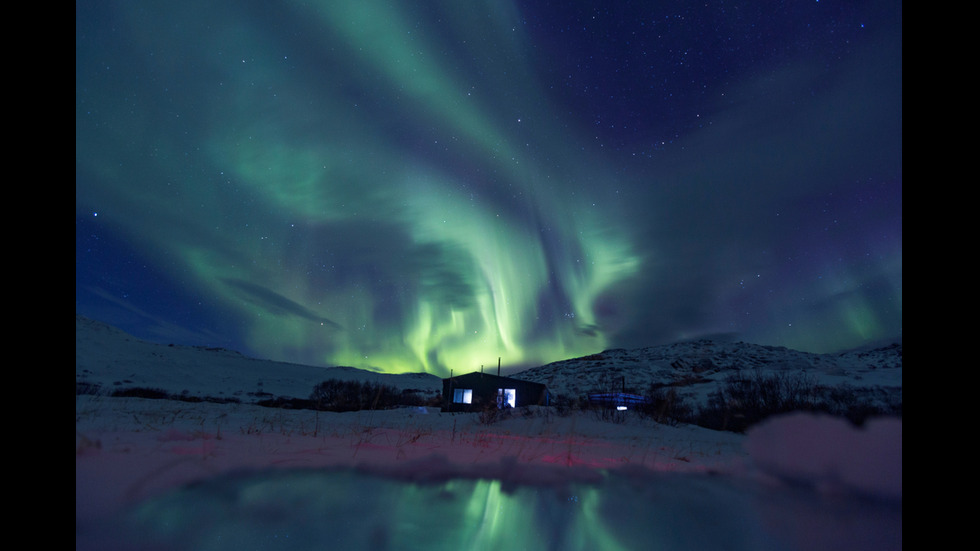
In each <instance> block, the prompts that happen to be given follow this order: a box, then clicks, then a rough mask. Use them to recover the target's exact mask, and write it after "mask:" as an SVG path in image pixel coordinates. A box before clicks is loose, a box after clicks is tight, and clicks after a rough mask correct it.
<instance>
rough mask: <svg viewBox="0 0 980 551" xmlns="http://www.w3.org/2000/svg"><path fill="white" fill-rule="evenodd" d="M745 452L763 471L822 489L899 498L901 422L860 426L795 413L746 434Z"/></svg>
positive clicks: (876, 421) (883, 421)
mask: <svg viewBox="0 0 980 551" xmlns="http://www.w3.org/2000/svg"><path fill="white" fill-rule="evenodd" d="M745 449H746V451H747V452H748V453H749V456H750V458H751V461H752V462H753V463H754V464H755V466H757V467H758V468H759V469H761V471H762V472H764V473H768V474H770V475H773V476H776V477H778V478H780V479H784V480H791V481H795V482H802V483H807V484H812V485H814V486H816V487H818V488H821V489H824V490H853V491H857V492H859V493H862V494H867V495H872V496H877V497H883V498H888V499H898V500H901V499H902V421H901V419H895V418H877V419H871V420H869V421H868V422H867V423H866V424H865V426H864V427H863V428H858V427H855V426H853V425H851V424H850V423H848V422H847V421H845V420H843V419H840V418H835V417H829V416H826V415H814V414H809V413H793V414H788V415H785V416H780V417H776V418H773V419H770V420H768V421H766V422H763V423H760V424H759V425H757V426H755V427H753V428H752V429H750V430H749V432H748V434H747V439H746V442H745Z"/></svg>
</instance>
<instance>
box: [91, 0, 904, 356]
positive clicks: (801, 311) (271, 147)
mask: <svg viewBox="0 0 980 551" xmlns="http://www.w3.org/2000/svg"><path fill="white" fill-rule="evenodd" d="M525 28H526V27H525V25H524V21H523V19H522V15H521V13H520V12H519V9H518V7H517V5H515V4H513V3H511V2H507V1H496V0H476V1H467V2H462V3H461V2H454V1H449V0H444V1H436V2H426V3H424V4H420V5H418V6H412V5H410V3H406V2H396V1H384V0H369V1H364V0H340V1H331V2H301V1H295V2H285V3H277V4H275V7H272V6H271V5H266V4H265V3H261V2H259V3H246V4H242V3H241V2H208V3H204V4H201V3H198V2H159V3H155V2H140V3H134V2H116V3H105V4H97V5H87V6H81V7H80V9H79V10H78V11H77V12H76V220H78V219H80V218H83V217H89V218H91V217H92V214H93V213H98V219H97V224H98V229H97V231H98V232H99V233H100V234H101V232H104V233H105V235H108V236H112V237H113V238H114V239H116V240H122V241H123V242H124V245H125V247H128V251H127V252H129V253H130V254H134V255H136V254H138V255H140V256H141V258H140V259H139V261H140V262H141V263H145V264H147V265H148V266H150V267H149V268H147V270H146V272H141V273H149V274H152V275H153V276H157V275H158V274H160V273H161V272H162V274H163V276H164V279H165V280H166V282H165V283H164V285H167V284H169V285H172V288H173V289H176V290H178V291H177V293H178V294H180V293H184V294H186V295H187V296H189V297H190V298H187V302H188V303H196V304H197V305H198V306H199V310H200V311H201V312H204V313H205V315H204V317H206V318H208V319H206V320H205V321H204V322H201V323H202V324H201V325H196V326H193V325H195V324H193V323H190V324H186V323H184V324H183V325H182V323H183V322H185V320H184V319H180V320H177V321H174V320H172V319H162V318H157V317H156V316H157V315H159V312H157V311H155V310H154V309H153V308H149V307H147V308H145V309H144V304H143V303H141V302H140V301H139V300H132V297H130V299H126V298H120V297H121V296H122V295H124V294H126V293H129V292H130V288H131V287H133V288H135V287H138V285H139V283H140V282H136V283H134V282H131V281H128V280H126V277H125V276H119V277H117V275H116V274H115V273H112V272H111V271H110V270H106V271H105V273H104V274H102V273H100V274H98V275H97V277H95V278H93V279H91V280H87V279H85V278H84V277H81V276H80V275H79V274H80V273H82V270H83V269H87V268H88V266H89V265H88V264H85V268H81V267H80V266H81V265H82V264H84V262H86V261H90V262H99V261H100V260H101V259H102V258H103V257H97V256H93V257H92V258H91V259H90V258H84V259H81V260H80V259H79V256H78V255H79V254H80V253H79V252H76V308H77V309H78V304H79V303H80V302H81V300H80V299H79V298H78V295H79V293H80V291H78V289H79V287H80V286H83V285H88V286H89V287H88V288H86V289H84V290H83V291H82V292H88V293H90V294H91V295H92V296H95V297H97V298H98V299H99V300H103V299H108V300H107V302H112V303H113V305H114V306H118V307H119V308H120V309H122V310H123V311H124V316H125V315H132V316H133V317H137V318H139V319H140V320H141V321H143V322H146V323H147V324H149V325H151V326H152V331H146V333H152V334H153V335H154V336H157V337H158V338H157V340H162V339H165V338H173V337H171V336H170V335H171V333H176V334H177V335H178V336H179V337H188V335H187V334H188V333H191V332H194V333H195V334H193V335H190V336H189V337H188V338H186V339H183V338H177V339H175V340H176V341H177V342H185V341H193V342H204V343H210V342H212V341H213V340H218V341H220V342H221V344H225V343H229V341H233V342H231V343H229V344H232V345H234V346H238V345H239V344H240V343H241V344H243V346H244V347H245V348H246V350H242V351H243V352H246V353H248V354H250V355H255V356H258V357H262V358H268V359H274V360H279V361H289V362H296V363H304V364H312V365H350V366H355V367H360V368H365V369H371V370H377V371H384V372H391V373H400V372H419V371H425V372H429V373H433V374H437V375H448V373H449V372H450V370H454V371H455V372H456V373H460V372H467V371H472V370H476V369H480V367H481V366H491V365H493V364H495V363H496V362H497V361H498V358H499V359H500V362H501V363H502V365H503V366H504V367H505V368H510V369H517V368H522V367H530V366H535V365H541V364H544V363H548V362H551V361H557V360H562V359H566V358H570V357H576V356H582V355H586V354H591V353H595V352H598V351H601V350H603V349H605V348H608V347H610V346H629V347H633V346H650V345H653V344H660V343H662V342H668V341H670V340H680V339H686V338H699V337H703V336H711V335H736V336H738V338H739V339H741V340H746V341H750V342H755V343H759V344H775V345H782V346H789V347H791V348H796V349H799V350H805V351H809V352H836V351H839V350H842V349H844V348H848V347H853V346H858V345H862V344H865V343H867V342H870V341H874V340H875V339H883V338H890V337H893V336H895V335H896V334H901V319H902V313H901V312H902V300H901V299H902V275H901V272H902V260H901V259H902V251H901V248H902V245H901V208H900V203H901V197H900V187H901V184H900V182H901V143H900V136H901V126H900V122H901V117H900V114H901V113H900V104H901V102H900V99H901V96H900V94H897V95H895V94H893V92H891V90H893V89H894V88H895V82H894V81H893V80H889V78H890V75H898V76H899V77H900V75H901V70H900V66H899V67H898V68H897V69H894V70H891V69H888V65H887V62H888V61H889V60H894V59H896V57H895V56H893V55H890V54H889V55H884V56H882V55H880V54H879V53H877V52H879V50H876V49H874V48H868V49H867V52H866V53H863V54H862V55H855V56H854V58H853V60H850V61H849V63H850V64H849V65H846V66H842V67H841V68H839V69H838V70H839V74H838V73H835V75H836V76H837V80H834V81H833V82H831V81H826V83H825V80H824V79H823V78H822V77H809V78H814V79H815V80H813V81H812V82H811V81H809V80H807V78H808V77H807V76H806V75H809V73H808V72H807V71H806V69H805V68H804V69H799V70H798V69H796V68H795V67H796V66H792V67H791V68H790V69H787V70H783V71H776V72H773V73H767V74H766V75H764V78H760V77H758V76H757V75H748V76H746V75H733V76H732V77H731V78H732V80H733V81H734V82H733V83H732V84H731V86H730V87H729V88H730V94H729V97H730V100H728V101H730V102H731V103H730V105H731V108H730V109H723V110H722V112H721V113H718V114H717V116H715V117H712V125H711V126H710V127H708V126H706V127H705V128H703V129H700V130H698V131H696V132H692V133H691V135H689V136H685V138H684V147H679V148H677V149H673V150H671V151H670V153H669V156H664V157H656V159H653V160H652V161H651V160H650V159H648V160H647V161H648V162H646V163H643V164H640V163H638V162H636V163H635V164H627V163H624V159H625V158H627V157H628V156H629V155H630V152H628V151H612V149H613V148H612V147H609V148H604V147H605V146H604V144H602V143H601V142H602V140H601V139H600V138H599V137H598V136H596V130H595V128H593V125H594V124H595V121H593V120H587V121H586V118H585V117H586V116H585V115H582V114H577V115H576V114H575V113H572V112H571V110H570V109H571V108H568V107H559V105H560V103H559V102H560V101H562V100H561V99H560V98H561V95H560V94H559V93H557V92H556V91H555V90H553V89H551V86H552V85H554V83H553V82H549V81H547V80H546V78H547V77H546V76H545V73H544V71H543V69H542V67H546V66H547V64H548V62H549V59H550V58H549V56H553V55H555V54H554V53H551V54H549V53H548V52H546V51H544V50H545V49H547V46H543V45H541V44H534V43H531V42H530V41H529V40H528V35H526V34H525ZM887 45H888V43H886V46H887ZM862 52H864V50H862ZM881 60H885V62H886V63H885V65H884V67H885V68H886V69H888V70H884V69H882V67H883V65H882V63H881ZM898 60H899V61H900V56H898ZM803 61H804V62H806V61H808V60H807V59H804V60H803ZM868 67H875V68H876V69H875V71H868V70H867V68H868ZM547 69H551V68H550V67H547ZM889 71H891V72H889ZM817 74H818V75H822V73H817ZM881 75H884V76H881ZM564 77H565V75H561V78H564ZM569 78H571V75H569ZM898 82H899V85H900V79H899V81H898ZM814 83H820V85H819V86H817V87H816V88H815V89H816V90H817V94H816V95H815V96H814V97H813V98H812V101H809V100H807V101H805V102H799V103H797V102H796V99H797V97H796V95H795V94H797V92H798V90H800V89H808V88H803V86H807V87H809V86H812V85H814ZM825 84H826V86H825ZM899 87H900V86H899ZM756 90H764V91H765V92H766V94H763V95H761V96H758V97H757V96H755V95H753V94H754V93H755V91H756ZM643 97H644V96H643V95H642V94H640V93H638V94H637V96H636V98H633V99H632V101H634V102H635V101H639V100H638V99H637V98H639V99H642V98H643ZM760 98H761V99H760ZM896 98H897V99H896ZM780 101H782V102H784V105H790V106H792V108H791V109H790V108H786V110H785V111H778V112H779V113H781V114H780V116H779V117H775V116H773V115H772V112H773V107H774V106H776V105H779V104H780V103H779V102H780ZM896 104H897V106H898V110H897V111H896V110H895V108H894V106H895V105H896ZM841 105H846V106H848V110H846V111H845V112H844V114H846V116H840V115H839V114H840V113H841V112H842V111H841ZM896 112H897V115H898V116H896ZM638 116H642V114H641V115H638ZM894 136H898V139H897V140H895V144H893V142H892V141H890V140H891V138H892V137H894ZM883 137H887V138H889V139H887V140H883V139H882V138H883ZM879 142H881V143H880V145H876V147H878V148H879V149H872V150H870V151H871V153H870V154H869V153H866V152H865V149H864V148H865V145H866V144H878V143H879ZM876 152H877V153H876ZM879 153H880V155H879ZM633 162H635V161H633ZM896 167H897V168H896ZM892 181H897V182H898V184H897V186H892V187H876V186H879V185H881V182H884V183H885V184H890V182H892ZM828 182H829V183H828ZM855 182H856V183H855ZM896 187H897V189H898V192H897V193H895V192H894V189H895V188H896ZM828 198H830V200H833V201H836V202H837V203H836V207H837V208H836V210H837V211H842V212H843V211H845V210H846V211H848V212H850V211H853V212H852V213H849V214H845V216H844V218H843V219H842V220H841V223H840V224H838V223H837V220H836V219H834V220H832V221H823V220H821V219H819V218H817V219H816V220H817V221H816V222H813V220H814V218H815V217H814V215H813V210H814V205H821V204H823V203H824V202H826V201H828ZM827 216H828V217H831V216H836V214H835V215H831V214H828V215H827ZM876 223H877V224H880V227H875V226H873V224H876ZM76 227H78V226H76ZM93 233H94V232H93ZM76 239H78V229H76ZM125 247H124V248H125ZM81 254H84V253H81ZM95 269H96V270H98V267H96V268H95ZM87 274H88V272H84V273H83V275H86V276H87ZM109 280H111V281H109ZM80 282H81V283H80ZM154 283H156V279H154ZM96 287H98V288H96ZM138 292H143V293H146V294H153V293H158V295H159V297H167V296H168V295H167V293H166V292H165V291H157V290H156V289H154V288H152V287H149V288H148V290H147V289H146V288H144V289H139V290H135V291H133V293H138ZM140 298H144V297H140ZM180 298H181V299H182V300H183V299H184V298H186V297H184V296H181V297H180ZM146 300H147V302H152V301H153V300H156V301H158V302H161V301H162V302H165V301H166V298H156V297H153V298H150V299H146ZM183 306H184V304H183V303H181V304H180V305H177V306H172V305H170V304H167V305H166V306H164V308H163V309H164V310H167V313H166V314H163V315H164V316H173V317H174V318H179V317H181V315H182V311H181V310H180V309H181V308H183ZM192 307H193V306H192ZM195 314H196V312H195ZM187 317H192V314H188V316H187ZM146 320H149V321H146ZM215 320H217V321H215ZM105 321H110V320H105ZM195 321H197V320H195ZM215 323H220V324H221V327H220V328H218V329H215V328H214V327H213V326H214V324H215ZM184 325H192V326H193V327H189V328H186V327H184ZM175 327H176V328H177V329H176V330H174V329H173V328H175ZM177 331H182V332H181V333H178V332H177ZM215 333H221V334H220V335H217V336H215ZM140 336H144V335H140ZM169 342H174V341H173V340H171V341H169Z"/></svg>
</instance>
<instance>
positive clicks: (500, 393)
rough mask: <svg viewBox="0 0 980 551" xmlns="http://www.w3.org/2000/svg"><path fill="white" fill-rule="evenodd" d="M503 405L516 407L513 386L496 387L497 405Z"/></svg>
mask: <svg viewBox="0 0 980 551" xmlns="http://www.w3.org/2000/svg"><path fill="white" fill-rule="evenodd" d="M505 406H510V407H512V408H516V407H517V390H516V389H513V388H498V389H497V407H498V408H503V407H505Z"/></svg>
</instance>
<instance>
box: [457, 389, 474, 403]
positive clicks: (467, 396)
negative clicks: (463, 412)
mask: <svg viewBox="0 0 980 551" xmlns="http://www.w3.org/2000/svg"><path fill="white" fill-rule="evenodd" d="M453 402H454V403H457V404H471V403H473V389H472V388H457V389H456V390H455V391H454V392H453Z"/></svg>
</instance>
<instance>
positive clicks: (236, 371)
mask: <svg viewBox="0 0 980 551" xmlns="http://www.w3.org/2000/svg"><path fill="white" fill-rule="evenodd" d="M328 379H339V380H342V381H369V382H373V383H383V384H385V385H388V386H392V387H394V388H396V389H399V390H417V391H419V392H420V393H421V394H426V395H434V394H437V393H439V392H441V391H442V381H441V380H440V379H439V378H438V377H436V376H435V375H429V374H425V373H411V374H402V375H390V374H384V373H374V372H372V371H365V370H363V369H356V368H353V367H343V366H338V367H313V366H308V365H299V364H290V363H283V362H274V361H269V360H257V359H254V358H248V357H246V356H243V355H242V354H240V353H238V352H235V351H232V350H228V349H224V348H205V347H199V346H179V345H164V344H156V343H150V342H146V341H143V340H140V339H137V338H136V337H133V336H131V335H129V334H127V333H125V332H123V331H120V330H119V329H116V328H114V327H111V326H109V325H106V324H104V323H102V322H99V321H95V320H91V319H88V318H85V317H83V316H79V315H76V316H75V385H76V387H77V386H78V385H86V386H88V387H90V388H93V389H95V387H97V389H98V390H99V391H101V392H103V393H111V392H113V391H117V390H123V389H130V388H150V389H159V390H163V391H165V392H167V393H168V394H173V395H189V396H196V397H213V398H229V399H235V400H239V401H242V402H246V403H248V402H256V401H258V400H260V399H262V398H270V397H291V398H306V397H308V396H309V395H310V392H311V391H312V390H313V387H314V386H315V385H316V384H317V383H320V382H323V381H325V380H328Z"/></svg>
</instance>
